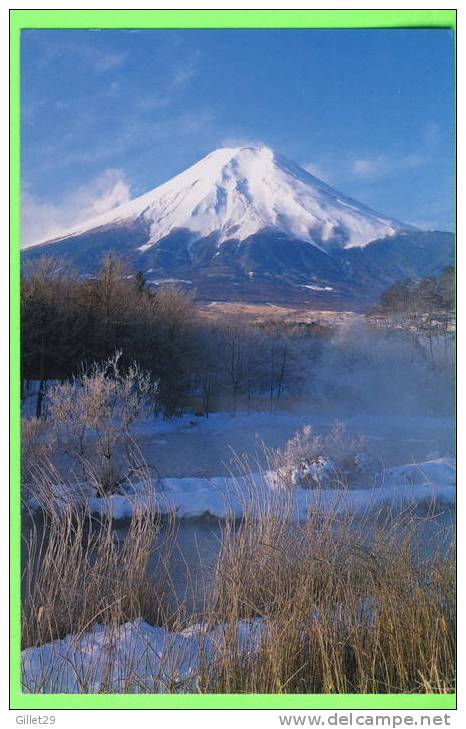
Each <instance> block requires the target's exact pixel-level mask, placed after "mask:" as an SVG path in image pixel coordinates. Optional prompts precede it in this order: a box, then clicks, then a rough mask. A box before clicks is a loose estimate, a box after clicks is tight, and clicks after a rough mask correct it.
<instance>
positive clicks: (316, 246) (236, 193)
mask: <svg viewBox="0 0 466 729" xmlns="http://www.w3.org/2000/svg"><path fill="white" fill-rule="evenodd" d="M419 235H420V233H419V232H418V231H415V229H414V228H412V227H411V226H409V225H405V224H403V223H401V222H399V221H397V220H395V219H393V218H389V217H387V216H385V215H382V214H380V213H377V212H375V211H374V210H371V209H370V208H368V207H366V206H365V205H363V204H361V203H358V202H356V201H355V200H352V199H351V198H349V197H347V196H346V195H344V194H342V193H339V192H337V191H336V190H334V189H332V188H331V187H329V186H328V185H327V184H325V183H324V182H322V181H320V180H319V179H317V178H316V177H314V176H313V175H311V174H309V173H308V172H306V171H305V170H304V169H302V168H301V167H298V166H297V165H295V164H293V163H292V162H289V161H288V160H286V159H285V158H283V157H281V156H280V155H277V154H275V153H274V152H273V151H272V150H271V149H269V148H267V147H258V148H255V147H237V148H230V147H228V148H222V149H217V150H216V151H214V152H212V153H211V154H209V155H207V156H206V157H204V158H203V159H201V160H200V161H199V162H197V163H196V164H194V165H193V166H192V167H189V168H188V169H186V170H185V171H184V172H182V173H181V174H179V175H177V176H176V177H174V178H173V179H171V180H169V181H168V182H166V183H164V184H162V185H160V186H159V187H157V188H155V189H154V190H151V191H150V192H148V193H146V194H144V195H141V196H140V197H137V198H135V199H134V200H131V201H130V202H128V203H126V204H124V205H121V206H120V207H118V208H115V209H113V210H111V211H110V212H107V213H105V214H103V215H100V216H99V217H98V218H95V219H93V220H91V221H88V222H87V223H85V224H83V225H81V226H79V227H76V228H75V229H74V230H68V231H66V232H64V233H63V234H62V235H61V236H60V237H59V238H56V239H55V240H53V241H44V242H43V243H41V244H39V245H37V244H36V245H34V246H33V247H31V248H26V250H25V252H24V255H25V257H27V258H35V257H37V256H38V255H41V254H44V253H47V254H53V255H62V254H64V255H66V257H67V258H69V259H71V260H72V261H74V263H75V264H76V265H77V266H78V267H79V269H80V270H81V271H82V272H83V273H92V272H93V271H95V270H96V268H98V265H99V263H100V260H101V257H102V255H103V253H104V252H106V251H108V250H114V251H115V252H117V253H118V254H119V255H121V256H122V257H124V258H125V259H127V261H128V263H129V264H130V265H131V266H132V267H133V268H134V269H135V270H140V271H142V272H144V273H145V274H146V276H147V278H149V279H152V280H154V281H155V282H160V281H161V280H164V279H166V278H167V277H170V278H176V279H180V280H183V281H184V282H192V283H193V285H196V286H197V289H198V293H200V295H201V296H205V297H206V298H211V296H213V297H214V298H218V294H219V291H220V292H221V293H222V294H223V296H229V297H230V298H231V296H232V295H233V296H237V297H238V298H241V296H242V293H241V292H242V289H244V288H246V289H249V290H250V291H252V292H253V296H256V295H257V296H258V297H259V299H260V298H263V296H267V297H268V298H270V297H271V295H272V294H271V293H270V292H269V289H270V286H271V284H272V283H275V284H277V283H280V285H281V287H282V288H283V286H288V287H289V286H291V287H294V288H295V289H296V287H300V293H299V296H300V297H301V298H302V297H305V296H308V297H309V296H316V295H317V292H319V294H320V295H322V292H326V293H328V294H330V293H331V292H334V291H335V290H336V291H338V290H340V289H341V288H342V287H343V288H344V289H345V290H349V289H352V290H354V289H355V287H356V289H357V288H358V286H361V285H367V282H366V283H361V281H360V280H359V279H361V276H360V274H361V270H357V271H355V270H354V265H353V263H351V262H350V261H349V260H348V255H349V254H350V252H351V251H352V250H353V249H360V250H361V249H362V250H365V249H367V248H371V246H370V245H369V244H373V242H374V241H386V242H387V241H389V240H390V239H393V240H395V238H399V236H402V238H403V237H404V238H405V240H406V245H409V239H410V237H411V238H412V237H414V238H416V237H418V236H419ZM421 235H422V234H421ZM362 250H361V252H362ZM370 257H371V259H373V257H374V256H373V251H372V253H371V256H370ZM362 258H364V256H362ZM353 260H357V261H358V267H359V268H360V267H361V265H362V260H361V256H359V257H357V256H356V257H354V256H353ZM372 263H373V262H372ZM445 265H446V264H445ZM372 268H373V266H372ZM371 275H372V277H374V274H373V273H372V274H371ZM363 278H364V277H363ZM375 278H376V279H377V275H376V276H375ZM358 280H359V283H358ZM215 282H217V284H215ZM212 285H213V291H212V294H209V293H206V292H208V290H210V289H212ZM219 286H220V289H219ZM264 286H265V290H264ZM348 287H349V289H348ZM240 289H241V291H240ZM228 290H229V291H230V293H228ZM261 291H263V293H260V292H261Z"/></svg>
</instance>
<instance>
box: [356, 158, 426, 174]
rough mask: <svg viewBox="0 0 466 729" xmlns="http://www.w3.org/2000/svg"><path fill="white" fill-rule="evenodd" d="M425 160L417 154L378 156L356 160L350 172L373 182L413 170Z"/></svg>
mask: <svg viewBox="0 0 466 729" xmlns="http://www.w3.org/2000/svg"><path fill="white" fill-rule="evenodd" d="M426 162H427V158H426V157H425V156H424V155H419V154H407V155H404V156H399V157H390V156H388V155H384V154H379V155H376V156H375V157H366V158H361V159H356V160H354V161H353V163H352V172H353V174H355V175H356V177H361V178H364V179H368V180H375V179H379V178H381V177H385V176H387V175H391V174H394V173H397V172H403V171H404V170H413V169H416V168H417V167H421V166H422V165H424V164H426Z"/></svg>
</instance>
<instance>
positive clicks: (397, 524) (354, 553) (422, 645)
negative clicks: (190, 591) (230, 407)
mask: <svg viewBox="0 0 466 729" xmlns="http://www.w3.org/2000/svg"><path fill="white" fill-rule="evenodd" d="M251 471H252V469H251V468H250V464H248V463H243V474H242V476H243V478H245V479H246V481H247V480H248V479H249V481H250V489H249V495H248V496H247V497H246V498H244V500H243V509H244V518H243V519H242V521H241V522H240V523H238V522H235V520H234V518H233V517H230V518H228V519H227V520H226V522H225V523H224V526H223V535H222V537H223V538H222V544H221V550H220V554H219V557H218V562H217V565H216V569H215V575H214V581H213V587H212V590H211V592H210V594H209V595H208V596H207V599H206V604H205V615H204V616H203V620H204V621H205V622H206V623H207V624H208V626H209V627H210V628H215V627H216V626H217V628H218V626H223V628H222V629H221V630H220V632H219V635H220V638H218V637H217V643H216V647H215V650H214V651H211V652H210V653H208V652H204V648H203V645H201V644H200V645H199V655H200V656H201V659H200V660H199V662H198V665H197V668H196V671H197V675H196V676H195V677H194V679H190V681H189V682H188V683H183V682H180V681H179V680H178V678H177V670H175V669H173V668H172V667H170V666H172V665H176V664H177V661H178V662H179V661H181V660H182V657H178V658H177V656H176V655H173V656H172V659H171V660H168V659H167V660H168V664H169V665H168V664H167V663H166V664H165V667H163V668H162V667H160V666H159V667H158V669H157V673H156V674H154V675H152V674H151V673H150V670H149V672H148V673H147V672H146V675H145V674H144V666H142V668H141V661H140V659H139V660H138V661H136V659H135V658H133V657H132V656H131V651H130V653H129V655H128V657H127V660H126V663H124V664H123V665H121V666H120V667H119V668H118V671H119V674H118V675H119V676H120V678H119V679H118V680H119V681H120V683H119V684H118V687H117V688H116V687H115V679H114V675H115V666H114V665H113V663H112V661H113V660H114V659H113V658H112V656H113V653H112V652H110V653H109V654H108V655H105V656H104V655H103V656H102V659H101V660H102V661H105V670H104V671H103V668H102V666H91V667H89V668H88V674H89V675H88V674H86V675H87V678H81V679H80V681H81V683H80V687H79V690H80V691H82V692H87V691H92V690H94V691H95V690H96V689H95V687H94V688H92V686H93V680H91V678H92V675H93V674H95V673H96V672H100V674H102V671H103V673H105V675H108V677H109V679H108V682H106V680H101V679H100V682H99V688H98V690H100V691H115V690H117V691H119V692H138V691H143V692H145V693H147V692H151V691H154V692H159V691H165V692H174V691H186V690H189V691H193V690H196V691H200V692H205V693H243V692H247V693H373V692H376V693H398V692H401V693H408V692H416V693H424V692H426V693H443V692H449V691H452V690H453V682H454V668H455V624H454V618H455V609H454V587H455V572H454V551H453V547H452V546H451V545H450V546H446V545H441V546H442V549H440V547H438V548H437V549H434V550H433V551H432V552H429V553H428V552H427V551H424V552H421V551H420V548H419V539H418V534H417V530H418V527H419V519H420V517H418V516H416V513H415V512H414V510H413V509H407V510H405V511H404V512H403V513H402V514H400V513H397V514H394V513H392V512H390V511H386V512H379V513H373V512H372V513H370V514H369V513H368V514H367V515H365V516H364V517H362V518H361V517H358V518H356V517H354V516H353V517H352V516H350V515H349V514H344V513H342V512H341V510H338V509H335V510H334V511H332V513H328V512H327V513H324V512H323V511H322V510H320V509H319V508H317V507H315V508H313V509H312V511H311V513H310V514H309V517H308V519H307V520H306V521H305V522H296V521H294V520H293V519H292V516H293V500H292V492H291V491H290V490H289V489H285V488H283V489H276V490H275V491H269V496H268V498H264V494H263V493H260V489H261V487H260V485H259V486H258V484H257V479H253V478H252V473H251ZM43 478H44V479H45V480H47V479H48V481H50V480H51V479H52V480H53V474H45V473H44V474H43ZM38 491H40V489H37V488H36V493H37V492H38ZM43 491H44V492H45V493H47V494H51V493H53V489H51V488H50V483H46V484H45V486H44V485H43ZM44 514H45V516H44V518H45V521H46V525H45V526H46V528H45V529H44V530H43V531H39V529H37V527H35V528H33V529H32V531H31V533H30V536H29V539H28V544H27V551H26V558H25V570H24V575H23V644H24V646H25V647H26V646H31V645H40V644H43V643H45V642H50V641H51V640H53V639H56V638H58V637H63V636H65V635H66V634H69V633H73V634H75V635H77V636H78V637H79V636H82V635H85V634H86V631H87V630H88V629H89V627H90V626H92V625H93V624H95V623H103V624H104V625H105V626H106V628H105V629H106V631H107V632H108V634H109V635H110V636H111V635H117V634H118V630H119V628H120V627H121V626H122V625H123V624H124V623H126V622H128V621H131V620H134V619H135V618H137V617H143V618H144V619H145V620H146V621H147V622H149V623H151V624H156V625H157V624H158V625H161V624H163V625H164V626H166V627H167V629H168V630H179V629H180V626H181V622H180V621H181V616H183V625H186V624H187V623H189V622H192V623H194V622H198V621H199V615H194V613H193V614H192V615H191V616H189V614H186V603H185V602H183V601H181V602H180V603H179V604H178V605H175V606H172V607H171V608H170V609H167V603H166V599H165V598H166V595H167V587H168V588H169V584H168V583H169V576H168V571H167V569H166V566H167V560H166V559H165V557H164V556H163V555H162V557H163V558H162V559H161V560H160V561H159V565H160V566H159V568H158V570H157V571H156V572H155V574H154V573H152V575H151V577H150V579H149V578H148V565H149V558H150V555H151V551H153V550H154V548H155V549H157V548H158V547H157V534H158V530H159V528H160V520H159V517H158V515H157V514H156V513H155V512H154V511H153V510H151V509H149V510H148V511H147V510H145V509H143V508H142V505H141V509H140V510H139V509H136V511H135V514H134V517H133V519H132V521H131V524H130V527H129V530H128V534H127V537H126V539H125V541H124V542H123V543H118V542H116V541H115V538H114V533H113V530H112V525H111V522H110V521H109V520H102V521H101V522H99V523H98V524H96V523H95V522H94V521H93V520H92V519H91V516H90V514H89V513H88V511H87V510H86V508H83V507H79V508H78V507H76V506H74V505H73V504H72V503H67V502H66V500H61V501H58V502H57V500H56V499H52V498H50V497H49V501H47V498H45V500H44ZM425 518H430V517H425ZM91 522H92V523H91ZM154 545H155V546H154ZM160 549H163V548H162V547H160ZM39 563H40V569H37V565H38V564H39ZM240 620H243V621H252V620H255V621H256V622H257V621H259V624H260V633H259V636H258V635H257V633H255V634H254V633H252V635H253V636H254V637H253V638H252V639H251V640H250V642H249V644H246V645H245V644H244V642H243V643H242V642H241V640H240V637H239V634H238V621H240ZM200 641H201V639H200ZM174 650H175V651H176V650H177V649H176V648H174ZM144 660H147V661H148V665H149V664H150V646H147V655H146V654H145V658H144ZM167 665H168V668H167ZM76 670H77V671H78V668H76ZM141 673H142V676H141ZM46 675H47V667H46V666H44V673H43V675H42V677H40V678H39V680H38V682H36V684H35V687H33V688H32V689H31V687H29V690H33V691H40V690H41V686H42V685H45V682H46ZM112 676H113V678H111V677H112ZM57 690H58V689H57Z"/></svg>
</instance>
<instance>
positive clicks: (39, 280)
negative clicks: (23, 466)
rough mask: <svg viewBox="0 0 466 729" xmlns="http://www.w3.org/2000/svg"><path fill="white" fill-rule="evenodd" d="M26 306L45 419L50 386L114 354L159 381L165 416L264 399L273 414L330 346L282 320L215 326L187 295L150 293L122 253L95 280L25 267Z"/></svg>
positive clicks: (38, 265) (56, 265)
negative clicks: (190, 405) (217, 404)
mask: <svg viewBox="0 0 466 729" xmlns="http://www.w3.org/2000/svg"><path fill="white" fill-rule="evenodd" d="M21 307H22V311H21V322H22V324H21V326H22V332H21V342H22V379H23V384H25V383H27V381H30V380H38V381H39V382H40V383H41V384H40V387H39V395H38V398H37V408H36V415H38V416H40V414H41V401H42V395H43V393H44V391H45V386H46V383H47V381H49V380H64V379H67V378H69V377H71V376H72V375H73V374H76V373H77V372H78V371H79V370H80V368H81V367H82V365H83V364H85V363H86V362H87V363H90V362H95V361H96V362H102V361H105V360H106V359H107V358H108V357H110V356H112V355H113V354H114V353H115V352H116V351H121V352H122V358H121V363H122V366H128V365H129V364H131V363H132V362H134V361H136V362H138V363H139V364H140V365H141V366H142V367H143V368H144V369H147V370H148V371H149V372H150V373H151V374H152V376H153V378H154V380H156V381H157V382H158V396H157V407H158V408H159V409H160V411H161V412H163V414H164V415H166V416H171V415H174V414H176V413H179V412H180V411H182V409H183V407H185V406H186V404H187V403H188V402H190V403H195V405H196V407H197V408H198V409H200V410H202V412H204V413H205V414H208V413H209V411H211V409H212V407H213V406H214V405H215V402H216V401H218V400H219V399H222V404H223V405H224V406H225V405H227V406H228V405H229V406H230V407H231V409H232V410H233V411H236V409H237V408H238V407H239V406H240V405H241V406H242V407H247V408H250V407H252V402H253V400H254V398H255V397H258V396H260V397H261V398H262V399H264V398H266V399H267V401H268V403H269V406H270V408H271V409H273V408H274V407H275V406H276V405H277V403H278V402H279V401H280V399H281V397H282V396H283V394H284V393H285V392H290V391H291V390H294V391H295V392H296V391H298V390H299V387H300V385H302V383H303V382H304V381H305V380H306V379H307V378H308V370H309V367H310V366H311V365H312V362H313V361H314V360H315V358H316V357H317V355H318V350H319V346H320V341H321V339H322V338H321V336H320V333H319V334H317V333H316V334H315V335H313V329H312V328H311V329H309V327H306V328H304V329H302V328H299V327H297V328H294V327H289V326H287V325H285V324H284V323H283V322H280V321H274V320H271V321H270V323H268V324H266V325H262V326H258V325H254V324H251V323H233V324H232V323H228V322H225V321H221V320H219V321H215V322H208V321H207V320H205V319H203V318H202V317H201V316H199V313H198V310H197V308H196V307H195V306H194V304H193V300H192V297H191V296H190V295H189V294H186V293H183V292H181V291H180V290H178V289H177V288H176V287H173V286H162V287H158V288H157V289H155V290H153V289H150V288H148V287H147V286H146V282H145V280H144V276H143V275H142V274H140V273H138V274H136V275H135V276H133V275H131V274H130V273H129V271H128V270H127V269H126V268H125V266H124V264H123V263H122V261H121V260H120V259H118V258H117V257H116V256H114V255H107V256H106V257H105V258H104V259H103V261H102V265H101V268H100V270H99V272H98V273H97V275H96V276H95V277H93V278H83V277H80V276H79V275H78V274H77V273H76V272H75V271H73V269H72V268H71V267H70V266H68V265H67V264H66V262H64V261H62V260H58V259H54V258H50V257H43V258H42V259H40V260H39V261H38V262H35V263H34V265H31V266H26V267H25V268H24V270H23V274H22V285H21Z"/></svg>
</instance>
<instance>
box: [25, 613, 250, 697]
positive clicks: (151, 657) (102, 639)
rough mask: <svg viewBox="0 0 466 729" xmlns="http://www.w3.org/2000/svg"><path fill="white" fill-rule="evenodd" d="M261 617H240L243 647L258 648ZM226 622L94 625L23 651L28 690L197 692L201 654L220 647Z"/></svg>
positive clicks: (204, 657)
mask: <svg viewBox="0 0 466 729" xmlns="http://www.w3.org/2000/svg"><path fill="white" fill-rule="evenodd" d="M261 628H262V622H261V620H260V619H258V618H256V619H255V620H253V621H251V622H245V621H240V622H239V623H238V626H237V640H238V647H239V649H240V650H241V651H245V650H246V651H247V650H254V648H255V647H256V646H257V645H258V642H259V640H260V631H261ZM224 631H225V628H224V626H223V625H218V626H217V627H215V628H213V629H211V630H209V629H208V627H207V626H206V625H202V624H198V625H193V626H191V627H189V628H187V629H185V630H182V631H180V632H178V633H176V632H170V631H169V630H167V629H166V628H163V627H154V626H152V625H149V624H148V623H146V622H145V621H144V620H141V619H139V620H135V621H134V622H131V623H125V624H124V625H120V626H116V627H114V628H109V627H104V626H102V625H94V626H93V627H92V629H91V630H89V631H88V632H86V633H84V634H83V635H79V636H75V635H68V636H66V638H63V640H57V641H54V642H53V643H47V644H45V645H43V646H40V647H33V648H28V649H26V650H24V651H23V652H22V682H23V691H24V692H26V693H81V692H86V693H96V692H98V691H105V692H108V693H148V692H155V693H162V692H170V693H176V692H192V691H193V690H195V688H196V677H197V675H198V672H199V666H200V661H201V659H202V660H203V661H204V660H211V659H212V658H214V656H215V653H216V651H218V650H220V648H221V645H222V642H223V641H222V639H223V635H224Z"/></svg>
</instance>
